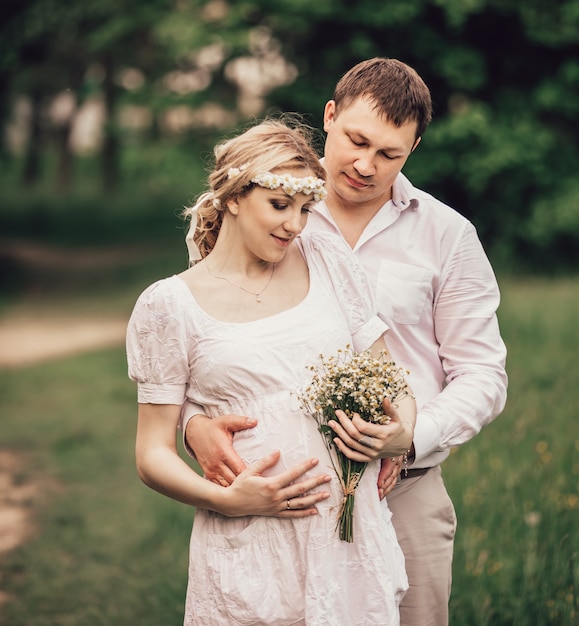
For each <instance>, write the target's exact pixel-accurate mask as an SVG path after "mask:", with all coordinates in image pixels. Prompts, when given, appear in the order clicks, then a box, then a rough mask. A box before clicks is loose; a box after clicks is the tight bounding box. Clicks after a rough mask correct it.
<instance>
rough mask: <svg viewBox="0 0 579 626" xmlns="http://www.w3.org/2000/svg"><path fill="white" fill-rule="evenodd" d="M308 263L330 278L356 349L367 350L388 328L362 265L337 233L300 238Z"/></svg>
mask: <svg viewBox="0 0 579 626" xmlns="http://www.w3.org/2000/svg"><path fill="white" fill-rule="evenodd" d="M300 241H301V243H302V248H303V250H304V254H305V255H306V259H307V260H308V264H309V265H310V266H312V265H315V266H316V267H317V269H318V270H319V271H320V272H321V274H322V275H323V276H325V277H327V279H329V281H330V283H331V285H332V289H333V291H334V293H335V294H336V297H337V299H338V301H339V303H340V306H341V307H342V311H343V313H344V315H345V316H346V319H347V320H348V323H349V326H350V332H351V333H352V340H353V343H354V345H353V347H354V350H356V351H361V350H367V349H368V348H369V347H370V346H371V345H372V344H373V343H374V342H375V341H376V340H377V339H378V338H379V337H381V336H382V335H383V334H384V333H385V332H386V331H387V330H388V325H387V324H386V323H385V322H384V321H383V320H382V319H381V318H380V317H378V315H377V313H376V309H375V307H374V301H373V298H372V292H371V290H370V285H369V283H368V279H367V277H366V273H365V271H364V268H363V267H362V266H361V265H360V264H359V262H358V260H357V259H356V256H355V254H354V252H353V251H352V249H351V248H350V247H349V246H348V244H347V243H346V242H345V241H344V240H343V239H342V238H341V237H339V236H338V235H335V234H332V233H324V232H313V233H309V234H306V235H303V236H302V237H300Z"/></svg>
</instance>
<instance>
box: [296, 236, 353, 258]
mask: <svg viewBox="0 0 579 626" xmlns="http://www.w3.org/2000/svg"><path fill="white" fill-rule="evenodd" d="M299 241H300V242H301V245H302V249H303V250H304V253H306V254H307V253H316V254H322V255H329V256H334V257H335V256H339V257H342V256H345V257H348V258H350V257H351V256H352V255H353V254H354V253H353V252H352V249H351V248H350V246H348V244H347V243H346V241H345V240H344V238H343V237H342V236H341V235H338V234H336V233H331V232H327V231H308V232H306V233H303V234H302V235H300V237H299Z"/></svg>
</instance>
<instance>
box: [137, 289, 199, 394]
mask: <svg viewBox="0 0 579 626" xmlns="http://www.w3.org/2000/svg"><path fill="white" fill-rule="evenodd" d="M181 309H182V307H179V297H178V294H177V293H175V292H174V291H173V290H172V288H171V282H170V280H169V279H166V280H164V281H159V282H157V283H155V284H153V285H151V286H150V287H148V288H147V289H146V290H145V291H144V292H143V293H142V294H141V296H140V297H139V298H138V300H137V303H136V304H135V307H134V309H133V312H132V314H131V317H130V320H129V324H128V328H127V339H126V349H127V362H128V374H129V378H130V379H131V380H133V381H135V382H136V383H137V385H138V402H139V403H142V404H149V403H150V404H178V405H181V404H183V402H184V400H185V390H186V387H187V382H188V380H189V375H190V374H189V358H188V352H187V342H186V328H185V320H184V317H183V315H182V312H181Z"/></svg>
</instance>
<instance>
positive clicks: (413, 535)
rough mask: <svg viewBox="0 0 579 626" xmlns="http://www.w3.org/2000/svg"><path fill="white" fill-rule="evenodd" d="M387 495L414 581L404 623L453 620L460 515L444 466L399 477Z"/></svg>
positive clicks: (440, 624)
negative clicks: (450, 603)
mask: <svg viewBox="0 0 579 626" xmlns="http://www.w3.org/2000/svg"><path fill="white" fill-rule="evenodd" d="M387 499H388V504H389V506H390V509H391V511H392V521H393V523H394V527H395V528H396V534H397V536H398V541H399V542H400V545H401V547H402V552H403V553H404V557H405V559H406V572H407V574H408V581H409V584H410V586H409V589H408V591H407V592H406V595H405V596H404V598H403V600H402V604H401V606H400V626H448V601H449V598H450V587H451V582H452V553H453V546H454V533H455V530H456V515H455V512H454V507H453V505H452V502H451V500H450V497H449V495H448V492H447V491H446V487H445V486H444V481H443V480H442V474H441V471H440V467H433V468H432V469H431V470H429V471H428V472H427V473H426V474H424V475H423V476H417V477H415V478H406V479H404V480H402V481H399V482H398V484H397V485H396V487H395V488H394V489H393V490H392V492H390V493H389V494H388V496H387Z"/></svg>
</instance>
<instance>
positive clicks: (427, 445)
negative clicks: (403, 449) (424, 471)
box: [412, 413, 440, 467]
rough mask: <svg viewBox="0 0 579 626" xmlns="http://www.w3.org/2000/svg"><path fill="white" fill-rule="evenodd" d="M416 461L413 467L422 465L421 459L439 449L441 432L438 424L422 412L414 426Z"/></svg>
mask: <svg viewBox="0 0 579 626" xmlns="http://www.w3.org/2000/svg"><path fill="white" fill-rule="evenodd" d="M413 442H414V452H415V455H414V462H413V463H412V466H413V467H418V466H421V461H422V460H424V459H425V458H426V457H428V456H431V455H432V453H433V452H438V451H439V443H440V433H439V429H438V425H437V424H436V422H435V421H434V420H433V419H432V417H430V415H425V414H424V413H421V414H419V415H418V416H417V418H416V426H415V427H414V439H413Z"/></svg>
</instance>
